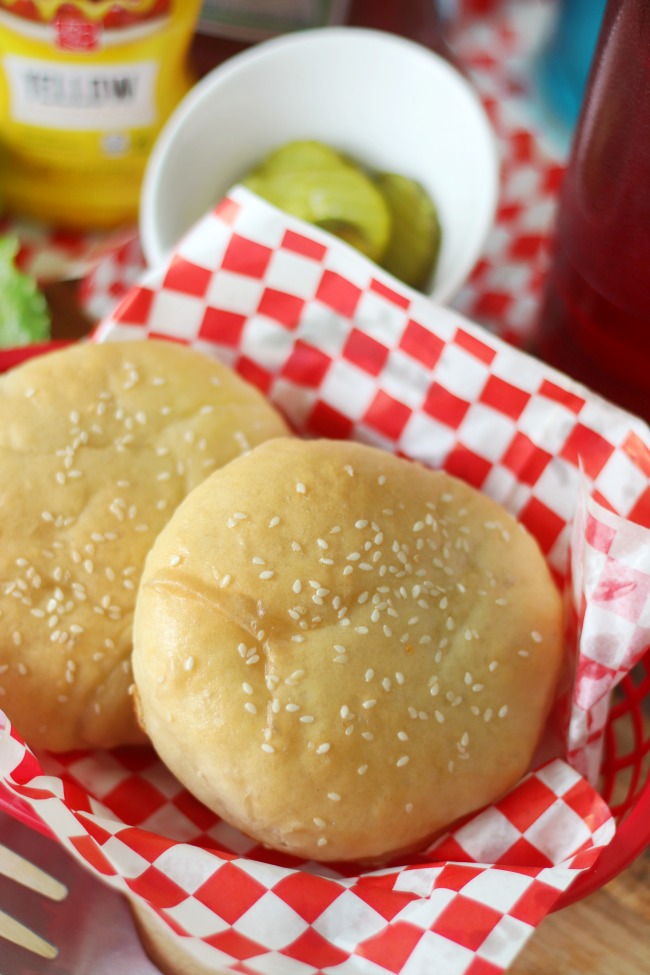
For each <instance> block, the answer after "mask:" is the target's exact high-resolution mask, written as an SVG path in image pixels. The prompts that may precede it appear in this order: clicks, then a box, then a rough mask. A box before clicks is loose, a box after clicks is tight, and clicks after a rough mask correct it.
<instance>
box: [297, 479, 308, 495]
mask: <svg viewBox="0 0 650 975" xmlns="http://www.w3.org/2000/svg"><path fill="white" fill-rule="evenodd" d="M296 491H297V492H298V494H306V492H307V488H306V487H305V485H304V484H303V483H302V481H298V483H297V484H296Z"/></svg>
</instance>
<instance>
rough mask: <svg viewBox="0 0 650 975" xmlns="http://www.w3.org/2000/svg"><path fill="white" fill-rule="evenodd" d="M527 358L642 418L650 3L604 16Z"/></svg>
mask: <svg viewBox="0 0 650 975" xmlns="http://www.w3.org/2000/svg"><path fill="white" fill-rule="evenodd" d="M534 351H535V352H536V353H537V354H538V355H539V356H540V357H541V358H543V359H545V360H546V361H548V362H550V363H551V364H552V365H555V366H557V367H558V368H560V369H562V370H563V371H564V372H567V373H568V374H569V375H570V376H572V377H574V378H575V379H578V380H579V381H580V382H583V383H586V384H587V385H588V386H591V387H592V389H595V390H596V391H598V392H600V393H601V394H602V395H604V396H606V397H607V398H608V399H610V400H612V401H614V402H616V403H618V404H619V405H621V406H624V407H625V408H626V409H629V410H631V411H632V412H634V413H637V414H639V415H640V416H643V418H644V419H646V420H650V0H609V2H608V4H607V7H606V10H605V15H604V19H603V24H602V29H601V33H600V37H599V42H598V46H597V49H596V52H595V56H594V61H593V65H592V70H591V74H590V78H589V83H588V86H587V90H586V92H585V99H584V103H583V106H582V111H581V114H580V119H579V121H578V126H577V129H576V132H575V135H574V140H573V146H572V151H571V157H570V160H569V165H568V168H567V171H566V174H565V177H564V181H563V185H562V190H561V196H560V203H559V210H558V221H557V227H556V235H555V251H554V254H553V258H552V264H551V268H550V271H549V275H548V279H547V282H546V287H545V293H544V296H543V301H542V306H541V314H540V319H539V329H538V338H537V344H536V348H535V350H534Z"/></svg>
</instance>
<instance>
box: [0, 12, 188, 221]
mask: <svg viewBox="0 0 650 975" xmlns="http://www.w3.org/2000/svg"><path fill="white" fill-rule="evenodd" d="M200 6H201V0H122V2H116V0H94V2H93V0H85V2H80V0H78V2H74V0H73V2H71V0H65V2H61V0H0V198H1V200H2V202H3V203H4V205H5V207H6V208H7V209H8V210H9V211H12V212H15V213H18V214H22V215H26V216H30V217H35V218H37V219H39V220H42V221H46V222H49V223H54V224H57V225H60V226H72V227H80V228H88V229H91V228H104V227H113V226H117V225H119V224H124V223H127V222H133V221H135V220H136V219H137V210H138V198H139V192H140V184H141V181H142V176H143V173H144V167H145V165H146V161H147V158H148V155H149V153H150V151H151V148H152V146H153V143H154V141H155V139H156V136H157V134H158V132H159V131H160V129H161V127H162V125H163V124H164V122H165V120H166V119H167V117H168V116H169V114H170V113H171V112H172V110H173V109H174V107H175V106H176V104H177V103H178V102H179V101H180V99H181V98H182V97H183V95H184V94H185V93H186V92H187V90H188V89H189V87H190V85H191V83H192V81H193V78H192V76H191V74H190V72H189V69H188V65H187V49H188V46H189V43H190V41H191V38H192V34H193V30H194V26H195V24H196V21H197V19H198V15H199V11H200Z"/></svg>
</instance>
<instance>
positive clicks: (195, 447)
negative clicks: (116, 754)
mask: <svg viewBox="0 0 650 975" xmlns="http://www.w3.org/2000/svg"><path fill="white" fill-rule="evenodd" d="M286 431H287V428H286V425H285V424H284V422H283V421H282V420H281V418H280V417H279V416H278V415H277V413H276V412H275V411H274V410H273V409H272V407H271V406H270V405H269V404H268V403H267V401H266V400H265V399H264V398H263V397H262V396H261V394H260V393H258V392H257V390H255V389H253V388H252V387H251V386H250V385H249V384H248V383H245V382H244V381H243V380H242V379H240V378H239V377H238V376H236V375H235V374H234V373H233V372H232V371H231V370H229V369H227V368H226V367H224V366H222V365H219V364H218V363H216V362H215V361H213V360H211V359H209V358H207V357H206V356H205V355H202V354H200V353H198V352H194V351H192V350H191V349H189V348H185V347H182V346H179V345H177V344H172V343H170V342H164V341H136V342H114V343H106V344H94V343H93V344H90V343H89V344H82V345H76V346H71V347H69V348H66V349H65V350H62V351H58V352H54V353H50V354H47V355H44V356H42V357H40V358H36V359H32V360H30V361H29V362H27V363H25V364H24V365H22V366H20V367H19V368H16V369H14V370H13V371H11V372H9V373H7V374H5V375H4V376H2V377H0V656H1V659H0V664H1V666H2V673H1V674H0V687H1V688H2V690H3V691H4V694H3V696H2V697H1V698H0V704H1V705H2V707H3V708H4V709H5V710H6V711H7V713H8V715H9V717H10V718H11V720H12V721H13V723H14V724H15V726H16V728H17V730H18V731H19V732H20V733H21V734H22V735H23V736H24V737H25V738H26V739H27V742H28V743H29V744H30V745H32V746H33V747H45V748H50V749H53V750H58V751H61V750H65V749H70V748H77V747H83V746H88V745H94V746H101V745H106V746H110V745H114V744H120V743H126V742H130V741H136V740H141V738H142V735H141V732H140V731H139V729H138V728H137V725H136V722H135V720H134V716H133V707H132V702H131V701H130V699H129V695H128V687H129V685H130V683H131V671H130V650H131V627H132V615H133V608H134V602H135V594H136V591H137V586H138V583H139V579H140V573H141V571H142V566H143V564H144V558H145V555H146V554H147V552H148V550H149V548H150V546H151V544H152V542H153V540H154V539H155V537H156V535H157V534H158V532H159V531H160V529H161V528H162V527H163V526H164V525H165V524H166V522H167V520H168V519H169V517H170V516H171V514H172V513H173V511H174V509H175V508H176V506H177V505H178V503H179V502H180V501H181V500H182V499H183V498H184V497H185V495H186V494H187V493H188V492H189V491H190V490H191V489H192V488H193V487H195V486H196V485H197V484H199V483H200V482H201V481H202V480H203V479H204V478H205V477H206V476H207V475H209V474H210V473H211V472H212V471H214V470H215V469H216V468H218V467H219V466H221V465H222V464H224V463H226V462H227V461H229V460H231V459H233V458H234V457H237V456H239V455H240V454H241V453H242V452H243V451H245V450H247V449H248V448H249V447H250V446H252V445H255V444H257V443H259V442H260V441H261V440H264V439H267V438H268V437H274V436H278V435H280V434H284V433H286Z"/></svg>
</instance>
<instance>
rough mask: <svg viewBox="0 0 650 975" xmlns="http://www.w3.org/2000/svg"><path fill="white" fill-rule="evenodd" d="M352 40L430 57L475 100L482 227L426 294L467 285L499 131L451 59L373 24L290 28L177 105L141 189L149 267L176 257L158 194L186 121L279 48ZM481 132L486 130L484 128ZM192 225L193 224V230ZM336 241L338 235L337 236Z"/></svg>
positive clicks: (491, 195) (490, 192)
mask: <svg viewBox="0 0 650 975" xmlns="http://www.w3.org/2000/svg"><path fill="white" fill-rule="evenodd" d="M343 38H347V39H350V40H353V39H357V40H361V41H363V40H367V41H372V42H374V43H378V44H383V45H386V46H391V47H393V48H394V49H400V48H401V49H402V50H403V51H404V52H405V53H408V54H409V55H410V56H411V57H414V56H417V57H418V58H419V59H420V61H421V63H424V61H429V62H430V63H435V64H436V69H437V70H439V71H440V70H442V71H443V72H445V73H446V74H447V76H448V78H449V79H450V81H451V83H452V84H453V85H455V86H456V87H457V88H458V89H463V94H464V97H465V98H467V99H468V102H469V103H472V102H473V105H474V109H475V111H474V114H473V119H472V125H473V128H474V129H475V130H476V131H477V132H479V135H480V137H481V142H482V149H483V155H482V158H481V164H482V166H483V167H485V177H484V178H485V183H486V187H487V192H486V194H485V198H484V201H483V206H482V208H481V213H480V217H481V219H480V220H479V221H477V224H478V228H479V229H478V230H477V231H476V232H475V238H474V241H473V242H472V243H471V244H470V245H468V246H466V247H465V248H464V259H463V260H462V261H459V262H458V265H457V268H456V271H455V273H454V274H451V275H448V276H447V277H446V279H445V280H444V281H441V282H440V283H439V284H438V285H437V286H434V287H433V288H432V289H430V290H429V291H427V292H426V294H427V295H428V296H429V297H431V298H433V299H434V300H436V301H437V302H440V303H444V302H446V301H448V300H449V299H450V298H452V297H453V296H454V295H455V294H456V293H457V292H458V291H459V289H460V288H461V287H462V285H463V283H464V282H465V281H466V279H467V278H468V276H469V275H470V273H471V271H472V269H473V268H474V266H475V264H476V262H477V260H478V258H479V256H480V254H481V251H482V250H483V248H484V246H485V242H486V240H487V237H488V234H489V233H490V230H491V229H492V226H493V224H494V218H495V214H496V209H497V203H498V196H499V185H500V158H499V150H498V144H497V138H496V133H495V132H494V129H493V128H492V125H491V122H490V119H489V117H488V115H487V112H486V109H485V107H484V105H483V103H482V101H481V99H480V97H479V95H478V92H477V91H476V89H475V87H474V86H473V85H472V83H471V81H470V80H469V79H468V78H467V77H466V76H465V74H463V72H462V71H461V70H460V69H459V68H457V67H455V66H454V65H453V64H452V63H451V62H450V61H448V60H447V59H446V58H444V57H443V56H442V55H440V54H438V53H437V52H436V51H434V50H432V49H431V48H428V47H426V46H425V45H423V44H421V43H420V42H418V41H414V40H411V39H410V38H406V37H403V36H401V35H398V34H392V33H390V32H388V31H384V30H378V29H376V28H370V27H354V26H345V25H343V26H331V27H315V28H308V29H305V30H296V31H291V32H289V33H286V34H280V35H278V36H276V37H272V38H268V39H266V40H263V41H260V42H258V43H256V44H253V45H252V46H251V47H248V48H245V49H244V50H243V51H240V52H238V53H236V54H234V55H232V56H231V57H229V58H227V59H226V60H225V61H223V62H221V64H218V65H217V66H216V67H215V68H212V69H211V70H210V71H209V72H208V73H207V74H205V75H204V76H203V77H202V78H200V79H199V81H197V82H196V84H195V85H194V86H193V87H192V88H191V89H190V91H189V92H188V93H187V94H186V95H185V97H184V98H183V99H182V100H181V101H180V102H179V103H178V105H177V106H176V108H175V109H174V111H173V112H172V113H171V115H170V116H169V117H168V118H167V120H166V122H165V124H164V125H163V127H162V129H161V131H160V132H159V134H158V136H157V138H156V141H155V143H154V145H153V148H152V150H151V152H150V154H149V158H148V160H147V164H146V167H145V172H144V176H143V181H142V187H141V192H140V207H139V235H140V242H141V246H142V250H143V253H144V256H145V260H146V262H147V265H148V266H149V267H155V266H158V265H160V264H162V263H164V262H165V261H166V260H167V259H168V258H169V257H170V255H171V253H172V251H173V248H174V246H175V242H174V244H169V245H166V244H165V243H164V241H163V240H162V239H161V234H160V226H159V213H160V210H159V204H158V201H159V197H160V182H161V177H162V174H163V172H164V161H165V158H166V156H167V155H168V152H169V149H170V146H171V145H172V143H173V141H174V139H175V138H176V136H177V134H178V132H179V131H180V130H182V128H183V127H184V125H185V124H187V119H188V118H190V117H191V116H192V115H193V114H194V112H195V111H196V110H197V109H198V108H199V107H200V106H201V105H202V104H203V103H204V102H206V101H207V100H208V99H210V98H211V97H213V93H214V90H215V89H218V88H220V87H221V86H222V84H224V83H225V82H227V81H228V80H230V79H231V78H233V77H236V76H237V75H238V74H240V73H242V72H245V71H246V70H247V69H248V68H249V66H250V65H252V64H255V63H258V62H263V61H265V60H266V59H267V58H274V57H275V56H277V54H278V52H279V53H280V54H282V53H283V52H284V51H290V50H291V49H292V48H294V47H303V46H305V45H307V46H309V45H312V44H316V45H317V44H319V43H321V42H322V41H325V42H326V43H327V42H328V41H330V40H331V41H332V42H335V41H336V40H340V39H343ZM480 130H482V131H480ZM188 229H189V228H188ZM333 239H337V238H333Z"/></svg>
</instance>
